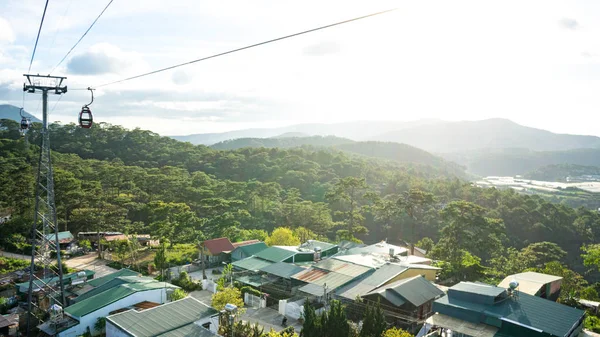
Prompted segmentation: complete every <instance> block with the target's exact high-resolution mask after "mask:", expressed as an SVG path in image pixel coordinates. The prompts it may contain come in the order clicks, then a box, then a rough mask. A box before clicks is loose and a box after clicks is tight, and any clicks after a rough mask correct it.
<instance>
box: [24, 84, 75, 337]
mask: <svg viewBox="0 0 600 337" xmlns="http://www.w3.org/2000/svg"><path fill="white" fill-rule="evenodd" d="M23 76H25V77H26V78H27V83H25V84H23V91H26V92H28V93H32V94H33V93H36V92H39V91H41V93H42V100H43V104H42V107H43V108H42V109H43V110H42V111H43V118H42V130H41V144H40V157H39V162H38V172H37V182H36V187H35V212H34V216H33V224H32V228H31V266H30V269H29V292H28V298H27V301H28V310H27V311H28V315H27V335H28V336H32V335H33V326H32V324H34V323H35V322H34V320H33V319H34V318H37V320H38V322H39V323H44V322H46V321H48V319H47V318H46V317H48V315H47V313H46V310H45V307H46V305H47V307H48V308H49V307H51V306H52V305H54V304H57V305H59V306H60V307H61V308H64V305H65V304H66V302H65V293H64V284H63V270H62V261H61V256H60V245H59V241H58V223H57V218H56V205H55V203H54V178H53V172H52V160H51V158H50V132H49V130H48V93H51V94H55V95H61V94H64V93H66V92H67V86H62V82H63V81H64V80H65V79H66V77H60V76H50V75H47V76H44V75H39V74H38V75H29V74H24V75H23ZM51 252H55V253H56V262H57V268H56V270H53V269H52V268H51V266H52V255H51ZM36 264H37V265H39V266H41V267H42V268H44V273H43V276H42V277H38V276H37V275H36V273H35V268H36ZM34 289H39V290H38V291H37V292H38V294H39V295H38V300H37V301H34V300H33V291H34Z"/></svg>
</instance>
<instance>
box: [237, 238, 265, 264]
mask: <svg viewBox="0 0 600 337" xmlns="http://www.w3.org/2000/svg"><path fill="white" fill-rule="evenodd" d="M246 242H247V241H245V242H244V243H245V244H240V243H239V242H237V243H234V244H233V246H234V247H236V248H235V249H234V250H233V251H232V252H231V261H232V262H235V261H239V260H243V259H245V258H248V257H250V256H252V255H254V254H256V253H258V252H261V251H263V250H265V249H267V248H268V247H267V245H266V244H265V243H264V242H261V241H256V242H252V243H246Z"/></svg>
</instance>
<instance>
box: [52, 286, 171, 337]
mask: <svg viewBox="0 0 600 337" xmlns="http://www.w3.org/2000/svg"><path fill="white" fill-rule="evenodd" d="M176 288H178V287H176V286H174V285H172V284H170V283H166V282H158V281H157V280H155V279H152V278H149V277H139V276H119V277H115V278H113V279H112V280H109V281H107V282H104V283H102V284H100V285H99V286H97V287H95V288H93V289H91V290H89V291H88V292H86V293H83V294H81V295H79V297H77V298H75V300H74V302H75V303H74V304H72V305H70V306H68V307H66V308H65V309H64V324H62V325H61V328H60V329H54V328H53V327H52V326H50V325H43V326H40V329H41V330H42V331H44V332H46V333H47V334H49V335H54V334H57V335H58V336H79V335H82V334H84V333H85V332H86V331H88V330H89V331H90V332H91V333H92V335H95V334H97V333H98V332H97V331H95V328H94V324H96V321H97V320H98V318H100V317H106V316H108V315H110V314H111V313H112V312H115V311H118V310H122V309H124V308H133V307H135V306H136V305H137V304H139V303H141V302H153V303H157V304H162V303H166V302H167V294H168V293H169V292H171V291H173V290H175V289H176ZM53 329H54V330H53Z"/></svg>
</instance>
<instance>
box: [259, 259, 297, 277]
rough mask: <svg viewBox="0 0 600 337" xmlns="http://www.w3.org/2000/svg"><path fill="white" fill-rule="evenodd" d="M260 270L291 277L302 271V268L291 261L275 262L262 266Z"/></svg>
mask: <svg viewBox="0 0 600 337" xmlns="http://www.w3.org/2000/svg"><path fill="white" fill-rule="evenodd" d="M260 270H261V271H264V272H265V273H269V274H272V275H276V276H279V277H283V278H291V277H292V275H296V274H298V273H299V272H301V271H303V270H304V268H302V267H298V266H296V265H294V264H291V263H285V262H277V263H273V264H271V265H268V266H266V267H263V268H261V269H260Z"/></svg>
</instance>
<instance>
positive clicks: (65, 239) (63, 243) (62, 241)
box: [46, 231, 75, 250]
mask: <svg viewBox="0 0 600 337" xmlns="http://www.w3.org/2000/svg"><path fill="white" fill-rule="evenodd" d="M46 238H47V240H48V241H50V242H54V241H55V240H56V237H55V234H47V235H46ZM74 242H75V237H74V236H73V234H71V232H69V231H66V232H58V245H59V246H60V249H62V250H68V249H70V248H71V245H72V244H73V243H74Z"/></svg>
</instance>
